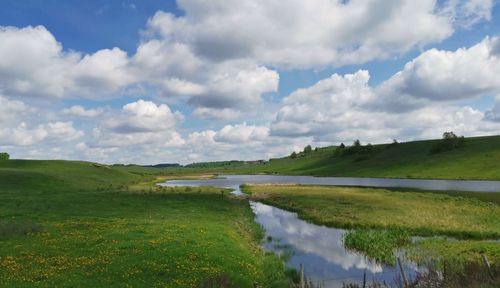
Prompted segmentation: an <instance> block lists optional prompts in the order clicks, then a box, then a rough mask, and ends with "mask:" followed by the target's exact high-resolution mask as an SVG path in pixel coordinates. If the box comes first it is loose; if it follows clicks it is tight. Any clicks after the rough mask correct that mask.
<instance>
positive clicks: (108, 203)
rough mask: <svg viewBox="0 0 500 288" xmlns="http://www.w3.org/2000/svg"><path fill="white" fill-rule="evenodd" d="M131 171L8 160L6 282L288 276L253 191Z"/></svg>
mask: <svg viewBox="0 0 500 288" xmlns="http://www.w3.org/2000/svg"><path fill="white" fill-rule="evenodd" d="M133 172H134V171H132V172H129V171H126V169H114V168H112V167H109V166H105V165H99V164H93V163H87V162H69V161H29V160H24V161H23V160H10V161H0V286H2V287H33V286H35V285H36V286H37V287H56V286H57V287H78V286H93V287H123V286H126V287H144V286H148V287H216V286H217V285H220V283H230V284H231V285H233V286H237V287H253V285H254V283H259V284H262V283H266V287H285V286H286V284H287V280H286V276H285V272H286V271H285V268H284V267H283V264H282V261H281V260H280V259H278V258H277V257H276V256H274V255H272V254H266V253H265V252H263V251H262V249H261V248H260V246H259V243H260V241H261V237H262V231H261V230H260V227H258V226H257V225H256V224H255V223H254V221H253V214H252V212H251V209H250V208H249V204H248V202H247V201H242V200H240V199H236V198H233V197H230V196H229V195H228V193H227V192H228V191H227V190H223V189H220V188H210V187H203V188H175V189H168V188H159V187H155V186H154V185H151V184H152V183H154V180H155V178H154V177H153V176H151V175H146V174H144V173H142V175H139V174H137V173H133Z"/></svg>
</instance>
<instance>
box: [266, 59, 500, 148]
mask: <svg viewBox="0 0 500 288" xmlns="http://www.w3.org/2000/svg"><path fill="white" fill-rule="evenodd" d="M424 55H425V53H424ZM417 59H418V58H417ZM433 67H434V70H436V71H439V69H440V67H438V66H433ZM368 79H369V74H368V72H367V71H363V70H360V71H358V72H356V73H354V74H347V75H344V76H340V75H336V74H335V75H333V76H332V77H330V78H328V79H324V80H321V81H319V82H318V83H316V84H315V85H313V86H311V87H309V88H305V89H299V90H297V91H295V92H294V93H292V94H290V95H289V96H287V97H285V98H284V99H283V106H282V108H281V109H280V110H279V111H278V113H277V114H276V118H275V119H274V121H273V122H272V123H271V125H270V128H271V130H270V132H271V135H274V136H282V137H297V136H309V137H313V139H314V141H315V142H322V141H324V142H329V143H340V142H351V141H353V140H354V139H358V138H359V139H361V140H362V141H365V142H377V143H379V142H387V141H390V140H391V139H393V138H397V139H401V140H412V139H422V138H438V137H440V135H441V133H442V132H443V131H455V132H456V133H459V134H464V135H467V136H475V135H491V134H495V133H498V131H499V129H500V125H499V124H496V123H492V122H489V121H487V119H486V118H487V117H488V115H490V116H489V118H494V115H495V114H494V113H495V112H494V111H492V112H489V113H490V114H486V115H485V113H484V112H482V111H479V110H477V109H473V108H471V107H469V106H463V107H461V106H458V105H455V104H450V103H448V102H437V101H431V100H428V101H427V102H422V105H420V106H415V107H413V109H411V110H408V111H406V112H405V113H401V112H402V111H400V110H398V109H391V107H390V106H391V105H393V103H392V102H391V101H392V99H388V98H387V96H386V95H382V96H381V95H379V94H377V92H379V90H377V89H373V88H372V87H370V86H369V85H368ZM483 80H484V79H483ZM429 85H433V83H432V81H429ZM471 85H475V84H474V83H471ZM435 87H436V88H437V87H439V85H437V86H435ZM444 87H447V86H444ZM441 89H442V90H446V89H447V88H441ZM436 91H438V90H437V89H436ZM468 96H469V97H474V96H475V94H474V93H472V94H470V95H468ZM436 100H439V99H436ZM374 107H376V108H380V107H385V109H374Z"/></svg>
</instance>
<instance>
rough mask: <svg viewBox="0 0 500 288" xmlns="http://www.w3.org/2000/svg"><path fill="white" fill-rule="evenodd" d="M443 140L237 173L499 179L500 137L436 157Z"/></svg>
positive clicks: (322, 153) (330, 151)
mask: <svg viewBox="0 0 500 288" xmlns="http://www.w3.org/2000/svg"><path fill="white" fill-rule="evenodd" d="M440 141H441V140H426V141H414V142H406V143H399V144H396V145H394V144H393V145H391V144H381V145H373V146H372V147H371V149H370V150H371V151H370V152H369V153H368V152H367V153H354V154H349V155H346V154H343V155H338V154H336V153H335V150H336V149H337V147H334V146H330V147H325V148H319V149H317V150H313V151H311V152H309V153H299V154H298V155H297V157H296V158H291V157H290V156H289V157H284V158H279V159H271V160H270V161H269V162H268V163H266V164H262V165H246V166H240V167H237V168H235V169H234V170H235V172H236V173H278V174H288V175H314V176H355V177H388V178H435V179H480V180H486V179H488V180H493V179H494V180H499V179H500V136H490V137H474V138H465V139H464V143H463V145H462V146H460V147H458V148H456V149H453V150H450V151H444V152H439V153H431V151H432V150H433V147H435V145H437V143H439V142H440Z"/></svg>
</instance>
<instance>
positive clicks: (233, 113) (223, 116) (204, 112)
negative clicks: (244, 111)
mask: <svg viewBox="0 0 500 288" xmlns="http://www.w3.org/2000/svg"><path fill="white" fill-rule="evenodd" d="M192 115H193V116H195V117H198V118H201V119H218V120H228V119H234V118H238V117H240V116H241V112H239V111H238V110H235V109H231V108H222V109H218V108H215V109H214V108H207V107H198V108H196V109H195V110H194V111H193V114H192Z"/></svg>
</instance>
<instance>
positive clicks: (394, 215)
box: [244, 185, 500, 262]
mask: <svg viewBox="0 0 500 288" xmlns="http://www.w3.org/2000/svg"><path fill="white" fill-rule="evenodd" d="M244 190H245V191H246V192H247V193H250V194H251V197H252V198H253V199H254V200H258V201H262V202H264V203H267V204H270V205H273V206H277V207H280V208H283V209H285V210H289V211H295V212H297V213H298V215H299V217H300V218H302V219H306V220H309V221H312V222H313V223H316V224H323V225H327V226H331V227H341V228H350V229H364V230H366V229H375V231H377V230H379V231H382V230H389V231H400V232H401V231H402V232H403V234H405V235H420V236H443V235H446V236H452V237H457V238H460V239H475V240H478V241H470V242H468V243H469V244H468V245H465V246H461V245H457V244H454V246H453V247H454V248H455V250H456V251H459V249H462V248H463V247H468V248H467V249H465V250H466V251H467V253H465V252H464V251H461V253H459V254H460V255H463V256H464V257H466V258H469V259H472V258H476V259H479V253H480V252H485V253H487V254H488V255H489V256H490V258H492V259H495V261H497V262H498V261H500V247H499V246H500V245H498V243H495V242H491V241H486V240H484V241H480V240H483V239H498V238H500V221H499V219H500V207H499V206H498V205H497V204H494V203H491V202H484V201H480V200H477V199H469V198H462V197H452V196H448V195H445V194H435V193H422V192H408V191H405V192H398V191H394V190H386V189H375V188H358V187H328V186H303V185H251V186H245V187H244ZM498 196H500V195H498ZM498 196H497V197H498ZM400 232H398V233H389V234H387V233H385V234H384V233H374V234H370V233H368V234H367V233H358V234H354V235H353V236H352V239H351V242H352V243H356V241H358V242H363V241H364V242H367V241H368V242H376V241H374V240H373V239H375V238H381V239H382V238H383V239H388V240H390V241H387V242H389V243H396V244H397V243H401V242H403V244H404V242H405V241H404V240H401V239H404V237H401V236H400V235H401V233H400ZM403 236H404V235H403ZM372 238H373V239H372ZM360 239H361V240H360ZM383 239H382V240H383ZM384 241H385V240H384ZM429 243H433V245H432V247H433V249H434V251H436V252H443V253H442V254H443V255H444V254H447V255H450V254H452V253H450V251H449V250H447V252H446V253H444V251H445V249H440V247H442V246H439V245H435V243H434V242H429ZM458 243H460V242H458ZM382 244H383V243H380V245H382ZM354 246H356V245H354ZM358 246H359V245H358ZM372 246H373V245H372ZM428 246H429V247H430V246H431V244H428ZM447 249H451V248H447ZM364 250H367V249H364ZM376 250H380V249H376ZM375 252H377V251H375ZM381 258H383V257H381Z"/></svg>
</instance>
